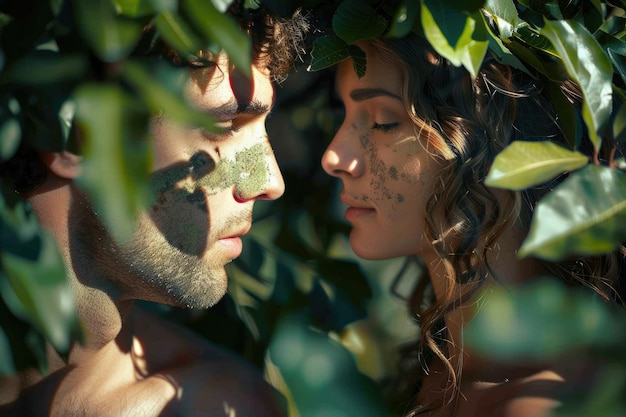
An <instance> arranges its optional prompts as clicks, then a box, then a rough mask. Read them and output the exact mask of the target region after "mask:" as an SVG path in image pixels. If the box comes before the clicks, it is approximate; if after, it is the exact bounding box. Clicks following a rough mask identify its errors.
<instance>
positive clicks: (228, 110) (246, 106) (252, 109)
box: [207, 98, 272, 120]
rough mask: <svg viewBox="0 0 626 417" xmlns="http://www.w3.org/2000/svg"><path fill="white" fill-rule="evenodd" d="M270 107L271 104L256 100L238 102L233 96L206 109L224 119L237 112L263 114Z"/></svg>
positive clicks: (233, 115) (231, 116)
mask: <svg viewBox="0 0 626 417" xmlns="http://www.w3.org/2000/svg"><path fill="white" fill-rule="evenodd" d="M271 109H272V106H271V105H269V104H266V103H262V102H260V101H258V100H251V101H239V102H238V101H237V100H235V99H234V98H233V99H231V100H230V101H228V102H226V103H224V104H222V105H220V106H217V107H214V108H212V109H208V110H207V111H208V113H210V114H211V115H212V116H213V117H215V118H217V119H222V120H224V119H229V118H233V117H235V116H236V115H238V114H251V115H263V114H265V113H268V112H269V111H270V110H271Z"/></svg>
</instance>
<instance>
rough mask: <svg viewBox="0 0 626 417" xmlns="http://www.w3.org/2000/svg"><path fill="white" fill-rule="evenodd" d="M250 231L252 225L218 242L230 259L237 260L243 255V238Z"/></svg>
mask: <svg viewBox="0 0 626 417" xmlns="http://www.w3.org/2000/svg"><path fill="white" fill-rule="evenodd" d="M249 230H250V225H248V226H246V227H245V228H243V229H241V230H240V231H238V232H235V233H233V234H232V235H230V236H226V237H223V238H221V239H219V240H218V242H219V243H220V244H221V245H222V246H223V247H224V248H225V249H226V254H227V256H228V257H229V259H235V258H237V257H238V256H239V255H241V251H242V249H243V243H242V241H241V236H243V235H245V234H246V233H248V231H249Z"/></svg>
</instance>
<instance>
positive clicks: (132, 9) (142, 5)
mask: <svg viewBox="0 0 626 417" xmlns="http://www.w3.org/2000/svg"><path fill="white" fill-rule="evenodd" d="M113 2H114V4H115V9H116V10H117V12H118V13H119V14H122V15H124V16H129V17H143V16H149V15H151V14H154V13H155V12H156V9H155V7H154V6H153V3H154V2H153V1H152V0H114V1H113Z"/></svg>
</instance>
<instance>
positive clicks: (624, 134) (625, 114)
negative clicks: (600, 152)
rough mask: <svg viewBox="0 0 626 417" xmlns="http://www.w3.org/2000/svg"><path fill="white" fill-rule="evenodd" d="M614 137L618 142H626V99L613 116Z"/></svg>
mask: <svg viewBox="0 0 626 417" xmlns="http://www.w3.org/2000/svg"><path fill="white" fill-rule="evenodd" d="M612 128H613V138H614V140H615V141H616V142H617V143H621V144H624V143H626V101H623V100H622V101H621V105H620V107H619V110H618V111H617V112H615V114H614V116H613V126H612Z"/></svg>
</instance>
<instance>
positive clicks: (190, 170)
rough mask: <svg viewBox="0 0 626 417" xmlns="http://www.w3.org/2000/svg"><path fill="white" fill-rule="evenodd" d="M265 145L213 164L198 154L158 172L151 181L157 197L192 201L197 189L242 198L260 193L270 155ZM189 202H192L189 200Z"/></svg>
mask: <svg viewBox="0 0 626 417" xmlns="http://www.w3.org/2000/svg"><path fill="white" fill-rule="evenodd" d="M272 154H273V153H272V148H271V147H270V145H269V144H268V143H267V142H262V143H258V144H256V145H254V146H251V147H249V148H246V149H243V150H241V151H239V152H237V153H236V154H235V157H234V158H232V159H231V158H229V159H222V160H219V161H217V163H216V162H215V160H213V159H212V158H211V157H210V156H209V155H207V154H206V153H197V154H196V155H194V156H193V157H192V158H191V159H190V160H189V163H188V164H185V165H184V166H176V167H173V168H170V169H167V170H165V171H163V172H160V173H158V174H156V175H154V177H153V178H152V190H153V192H154V193H155V195H156V196H159V195H160V194H162V193H165V192H168V191H170V192H174V193H175V198H176V199H177V200H178V199H181V198H187V199H189V198H191V196H193V195H194V194H195V193H196V192H197V190H198V188H199V187H203V188H204V189H205V191H206V192H207V193H209V194H214V193H216V192H218V191H221V190H225V189H229V188H231V187H232V186H233V185H234V186H235V187H236V188H237V191H238V193H239V194H240V195H242V196H249V195H253V194H255V193H260V192H262V191H263V190H264V188H265V187H266V185H267V182H268V180H269V175H270V173H269V172H268V169H267V163H266V161H267V157H268V156H269V155H272ZM190 202H191V201H190Z"/></svg>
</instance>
